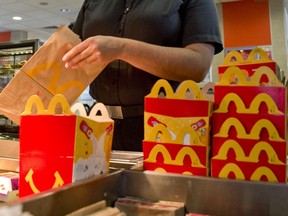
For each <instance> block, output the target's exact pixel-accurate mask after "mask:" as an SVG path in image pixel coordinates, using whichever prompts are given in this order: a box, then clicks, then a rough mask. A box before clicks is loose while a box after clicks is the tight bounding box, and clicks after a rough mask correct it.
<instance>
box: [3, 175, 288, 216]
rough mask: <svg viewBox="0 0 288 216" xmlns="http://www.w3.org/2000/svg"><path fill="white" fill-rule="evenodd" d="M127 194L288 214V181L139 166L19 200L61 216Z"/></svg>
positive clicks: (194, 208) (211, 210) (220, 210)
mask: <svg viewBox="0 0 288 216" xmlns="http://www.w3.org/2000/svg"><path fill="white" fill-rule="evenodd" d="M124 196H136V197H141V198H146V199H150V200H155V201H156V200H170V201H178V202H184V203H185V205H186V209H187V212H194V213H201V214H209V215H215V216H217V215H219V216H238V215H239V216H244V215H245V216H249V215H253V216H257V215H259V216H260V215H261V216H285V215H288V199H287V197H288V186H287V185H286V184H276V183H275V184H274V183H265V182H248V181H240V180H223V179H215V178H210V177H197V176H184V175H176V174H160V173H154V172H147V171H144V172H142V171H135V170H119V171H115V172H113V173H110V174H109V175H103V176H100V177H97V178H93V179H89V180H85V181H83V182H79V183H77V184H72V185H66V186H64V187H62V188H59V189H55V190H53V191H50V192H46V193H44V194H42V195H41V194H40V195H38V196H36V197H34V198H32V197H30V198H29V199H27V200H22V201H21V202H19V203H17V204H18V205H19V204H21V205H22V206H23V211H26V212H30V213H31V214H33V215H35V216H37V215H39V216H40V215H41V216H46V215H53V216H57V215H61V216H62V215H65V214H67V213H69V212H72V211H74V210H76V209H79V208H81V207H84V206H86V205H89V204H92V203H95V202H97V201H100V200H103V199H104V200H106V201H107V204H108V205H109V206H113V205H114V203H115V201H116V200H117V198H118V197H124ZM10 205H11V203H10ZM14 205H16V204H14ZM12 206H13V205H12ZM0 210H1V209H0Z"/></svg>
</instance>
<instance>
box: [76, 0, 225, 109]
mask: <svg viewBox="0 0 288 216" xmlns="http://www.w3.org/2000/svg"><path fill="white" fill-rule="evenodd" d="M216 13H217V12H216V10H215V5H214V2H213V0H85V2H84V4H83V7H82V9H81V11H80V13H79V17H78V19H77V21H76V23H75V26H74V31H75V32H76V33H77V34H79V35H80V37H81V39H83V40H84V39H86V38H88V37H91V36H95V35H110V36H117V37H125V38H131V39H136V40H140V41H144V42H147V43H151V44H157V45H162V46H170V47H184V46H186V45H189V44H191V43H198V42H210V43H214V44H215V53H218V52H220V51H221V50H222V44H221V37H220V33H219V24H218V17H217V14H216ZM191 67H193V65H191ZM158 79H159V78H158V77H156V76H153V75H151V74H149V73H145V72H143V71H141V70H139V69H137V68H135V67H133V66H131V65H129V64H128V63H126V62H123V61H114V62H112V63H110V64H109V65H108V66H107V67H106V68H105V69H104V71H103V72H101V74H100V75H99V76H98V77H97V78H96V80H95V81H94V82H93V83H92V84H91V86H90V94H91V95H92V97H93V98H94V99H96V100H97V101H100V102H102V103H104V104H106V105H124V106H127V105H137V104H143V98H144V96H145V95H147V94H149V92H150V90H151V88H152V86H153V85H154V83H155V82H156V81H157V80H158Z"/></svg>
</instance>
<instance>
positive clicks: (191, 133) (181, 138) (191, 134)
mask: <svg viewBox="0 0 288 216" xmlns="http://www.w3.org/2000/svg"><path fill="white" fill-rule="evenodd" d="M187 138H188V139H189V141H188V140H187ZM175 142H176V143H178V144H185V145H204V144H202V143H201V140H200V136H199V135H198V134H197V132H196V131H195V130H194V129H193V128H192V127H189V126H187V127H183V128H182V129H181V130H180V131H179V133H178V134H177V136H176V140H175Z"/></svg>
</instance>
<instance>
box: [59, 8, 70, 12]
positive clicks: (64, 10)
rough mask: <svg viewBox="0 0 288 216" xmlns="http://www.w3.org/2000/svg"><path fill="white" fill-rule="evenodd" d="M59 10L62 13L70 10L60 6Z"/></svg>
mask: <svg viewBox="0 0 288 216" xmlns="http://www.w3.org/2000/svg"><path fill="white" fill-rule="evenodd" d="M60 11H61V12H63V13H67V12H69V11H70V10H69V9H68V8H62V9H60Z"/></svg>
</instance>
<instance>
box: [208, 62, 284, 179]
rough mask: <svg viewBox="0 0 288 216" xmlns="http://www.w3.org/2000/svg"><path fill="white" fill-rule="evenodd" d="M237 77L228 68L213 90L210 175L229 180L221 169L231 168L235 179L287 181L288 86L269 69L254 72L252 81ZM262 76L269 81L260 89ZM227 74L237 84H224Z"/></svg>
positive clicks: (232, 68)
mask: <svg viewBox="0 0 288 216" xmlns="http://www.w3.org/2000/svg"><path fill="white" fill-rule="evenodd" d="M241 73H242V71H241V70H240V69H239V68H236V67H231V68H229V69H228V70H227V71H226V72H225V74H224V75H223V76H222V79H221V81H220V83H219V85H215V86H214V88H215V95H214V98H215V104H214V105H215V107H214V113H213V142H212V143H213V145H212V160H211V164H212V165H211V167H212V176H214V177H221V178H224V177H228V178H231V176H230V175H228V174H229V173H228V174H227V172H225V171H223V170H222V169H224V170H226V171H227V170H229V169H230V168H232V167H233V168H232V169H233V171H232V170H231V171H230V172H232V173H233V172H234V177H233V178H240V179H242V178H244V179H246V180H263V181H264V180H266V181H277V182H286V152H287V147H286V113H287V112H286V110H287V105H286V97H287V93H286V87H284V86H282V84H281V83H280V82H279V81H278V80H277V78H276V76H275V74H274V73H273V72H271V70H270V69H269V68H267V67H261V68H259V69H257V70H256V72H255V74H254V75H253V76H252V77H251V81H247V80H246V79H245V77H244V75H243V74H241ZM263 74H265V75H266V76H267V78H268V80H269V82H270V83H269V84H266V85H264V86H263V83H261V84H260V79H261V77H262V75H263ZM231 75H236V77H237V78H238V83H237V84H236V85H227V84H229V78H230V77H231ZM223 149H225V150H223ZM228 150H229V151H228ZM218 151H219V152H220V153H219V152H218ZM231 151H232V153H231ZM261 151H262V153H261ZM223 152H224V153H223ZM233 152H234V156H235V155H236V157H234V158H233V157H232V159H231V154H232V155H233ZM263 152H266V157H265V156H263ZM260 153H261V157H260ZM228 154H230V157H228ZM237 155H238V156H239V155H242V156H243V157H241V159H239V157H237ZM271 155H272V156H271ZM244 156H245V157H244ZM263 157H264V159H263ZM235 158H236V159H235ZM237 158H238V159H237ZM260 158H262V160H260ZM251 161H252V162H251ZM229 167H230V168H229ZM236 171H237V172H236ZM235 172H236V173H237V175H236V174H235ZM254 172H256V174H255V173H254ZM261 172H262V176H264V177H263V178H262V176H261V175H260V174H261ZM223 173H225V174H223ZM253 174H254V176H253V177H251V176H252V175H253ZM255 175H256V176H257V175H258V177H255ZM259 175H260V177H259ZM232 176H233V175H232ZM265 176H266V177H265Z"/></svg>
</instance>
